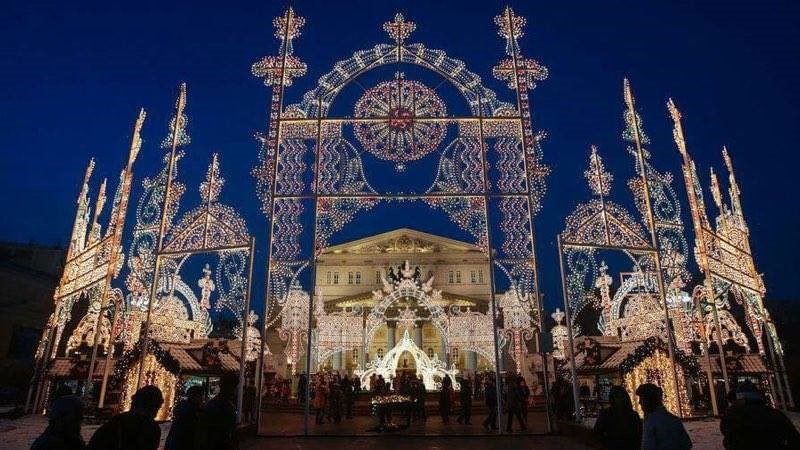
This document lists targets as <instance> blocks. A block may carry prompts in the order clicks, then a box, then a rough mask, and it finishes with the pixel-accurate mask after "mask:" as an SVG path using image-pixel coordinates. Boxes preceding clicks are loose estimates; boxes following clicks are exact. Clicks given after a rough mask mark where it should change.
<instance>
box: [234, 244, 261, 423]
mask: <svg viewBox="0 0 800 450" xmlns="http://www.w3.org/2000/svg"><path fill="white" fill-rule="evenodd" d="M255 245H256V240H255V238H253V237H251V238H250V250H249V252H250V255H249V256H250V258H249V260H250V261H249V265H250V270H249V274H248V276H247V291H246V293H245V295H246V297H245V303H244V304H245V306H244V312H243V314H244V317H242V346H241V351H240V353H239V392H237V395H236V422H237V423H242V415H243V414H242V412H243V411H242V406H243V404H244V381H245V372H246V371H247V332H248V331H249V330H248V328H250V323H249V316H250V290H251V289H252V288H253V256H254V254H255ZM262 339H263V337H262Z"/></svg>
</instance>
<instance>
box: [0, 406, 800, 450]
mask: <svg viewBox="0 0 800 450" xmlns="http://www.w3.org/2000/svg"><path fill="white" fill-rule="evenodd" d="M788 416H789V418H791V419H792V422H794V424H795V426H797V427H798V428H800V413H789V414H788ZM363 419H364V420H367V418H363ZM298 423H299V422H298ZM365 423H366V422H365ZM437 424H438V422H437V421H436V419H432V421H431V422H429V425H428V426H429V427H431V431H432V432H433V431H434V430H439V432H447V431H449V432H451V433H457V432H464V431H466V430H468V428H460V427H459V426H458V424H454V423H453V424H450V425H447V426H445V425H437ZM46 426H47V419H46V418H45V417H43V416H26V417H23V418H21V419H18V420H14V421H8V420H0V448H2V449H3V450H27V449H28V448H30V445H31V443H32V442H33V440H34V439H36V437H37V436H38V435H39V434H40V433H41V432H42V430H44V428H45V427H46ZM351 426H355V425H351ZM586 426H591V423H587V424H586ZM685 426H686V429H687V431H688V432H689V435H690V436H691V438H692V443H693V444H694V450H706V449H708V450H711V449H719V448H722V435H721V434H720V432H719V420H716V419H708V420H694V421H688V422H685ZM97 427H98V426H97V425H86V426H84V427H83V430H82V434H83V436H84V438H85V439H86V440H87V441H88V439H89V437H90V436H91V435H92V433H94V431H95V430H96V429H97ZM324 427H326V425H323V426H322V428H323V429H324ZM331 427H332V426H331ZM161 430H162V432H161V436H162V442H163V439H164V438H166V436H167V432H168V430H169V423H165V424H162V425H161ZM411 431H412V430H408V431H407V432H406V434H400V435H395V434H392V435H378V436H372V437H370V436H356V437H352V436H349V437H346V436H326V437H310V438H296V437H257V438H256V437H254V438H248V439H245V440H244V441H243V442H242V448H243V449H247V450H254V449H271V448H275V449H278V448H280V449H281V450H306V449H317V448H320V449H321V448H324V449H326V450H338V449H353V448H359V447H360V448H363V449H367V448H377V447H378V446H380V448H381V449H384V450H393V449H401V448H402V449H406V448H414V449H419V450H428V449H430V450H438V449H442V450H444V449H457V450H470V449H486V450H491V449H498V450H509V449H511V448H536V449H545V450H547V449H584V448H589V447H587V446H585V445H582V444H580V443H578V442H577V441H575V440H573V439H571V438H570V437H568V436H541V435H524V436H523V435H512V436H508V435H505V436H487V435H486V434H485V433H483V432H480V431H479V432H477V433H481V434H483V435H472V436H409V435H408V433H410V432H411ZM523 446H524V447H523ZM764 450H767V449H764Z"/></svg>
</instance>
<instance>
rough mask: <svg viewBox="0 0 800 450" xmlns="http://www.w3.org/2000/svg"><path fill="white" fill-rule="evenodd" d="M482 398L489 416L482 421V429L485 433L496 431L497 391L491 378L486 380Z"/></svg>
mask: <svg viewBox="0 0 800 450" xmlns="http://www.w3.org/2000/svg"><path fill="white" fill-rule="evenodd" d="M483 398H484V400H485V401H486V406H487V407H488V408H489V415H488V416H486V419H484V420H483V428H486V431H489V430H492V431H497V390H496V388H495V385H494V378H493V377H492V376H488V377H487V378H486V382H485V384H484V391H483Z"/></svg>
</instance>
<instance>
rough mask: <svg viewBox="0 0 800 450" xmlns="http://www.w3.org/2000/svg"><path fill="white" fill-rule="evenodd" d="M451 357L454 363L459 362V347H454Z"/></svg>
mask: <svg viewBox="0 0 800 450" xmlns="http://www.w3.org/2000/svg"><path fill="white" fill-rule="evenodd" d="M450 357H451V358H452V359H453V361H458V347H453V350H452V351H451V352H450Z"/></svg>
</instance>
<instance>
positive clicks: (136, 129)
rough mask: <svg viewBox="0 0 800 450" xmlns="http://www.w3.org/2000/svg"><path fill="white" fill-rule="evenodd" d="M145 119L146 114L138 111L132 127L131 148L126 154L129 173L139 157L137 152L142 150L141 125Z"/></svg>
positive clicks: (142, 110) (142, 109) (141, 110)
mask: <svg viewBox="0 0 800 450" xmlns="http://www.w3.org/2000/svg"><path fill="white" fill-rule="evenodd" d="M146 117H147V113H146V112H145V110H144V108H141V109H139V116H138V117H137V118H136V122H135V123H134V125H133V137H132V138H131V148H130V151H129V152H128V166H127V168H126V170H128V171H130V169H131V166H133V163H134V161H136V157H137V156H139V150H141V148H142V125H144V119H145V118H146Z"/></svg>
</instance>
